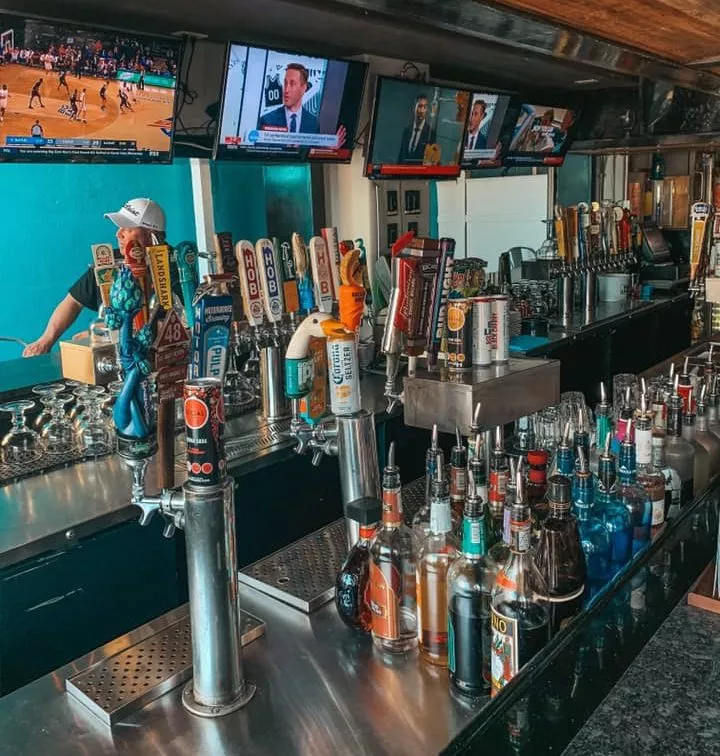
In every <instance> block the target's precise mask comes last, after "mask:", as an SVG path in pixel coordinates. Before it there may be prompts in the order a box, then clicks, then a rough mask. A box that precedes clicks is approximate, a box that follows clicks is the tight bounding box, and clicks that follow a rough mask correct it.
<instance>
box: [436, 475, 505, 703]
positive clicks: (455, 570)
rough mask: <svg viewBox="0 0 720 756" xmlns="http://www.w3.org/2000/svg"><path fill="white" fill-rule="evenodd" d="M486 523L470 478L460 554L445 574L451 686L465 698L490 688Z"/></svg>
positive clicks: (490, 583) (489, 576) (489, 577)
mask: <svg viewBox="0 0 720 756" xmlns="http://www.w3.org/2000/svg"><path fill="white" fill-rule="evenodd" d="M485 524H486V514H485V502H484V501H483V500H482V498H481V496H480V495H479V491H478V490H477V486H476V485H475V480H474V478H473V477H472V476H470V477H469V478H468V495H467V497H466V499H465V516H464V519H463V540H462V551H461V554H460V556H458V557H457V559H455V561H454V562H453V563H452V564H451V565H450V569H449V570H448V574H447V593H448V667H449V670H450V681H451V683H452V684H453V686H454V687H455V688H456V689H457V690H459V691H460V692H461V693H464V694H465V695H469V696H479V695H481V694H483V693H485V692H487V691H488V689H489V688H490V638H491V630H490V594H491V592H492V587H493V582H494V575H493V574H492V573H491V570H490V568H489V567H488V563H487V560H486V553H487V548H486V546H487V544H486V530H485Z"/></svg>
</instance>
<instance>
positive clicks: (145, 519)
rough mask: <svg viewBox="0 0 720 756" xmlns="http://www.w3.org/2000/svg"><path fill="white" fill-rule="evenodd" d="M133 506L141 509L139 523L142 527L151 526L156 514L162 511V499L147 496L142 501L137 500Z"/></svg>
mask: <svg viewBox="0 0 720 756" xmlns="http://www.w3.org/2000/svg"><path fill="white" fill-rule="evenodd" d="M133 504H134V505H135V506H136V507H139V508H140V517H138V522H139V523H140V525H143V526H144V525H149V524H150V520H152V518H153V517H154V516H155V512H159V511H160V497H159V496H145V497H143V498H141V499H135V500H134V501H133Z"/></svg>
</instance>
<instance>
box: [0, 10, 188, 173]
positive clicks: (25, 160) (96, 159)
mask: <svg viewBox="0 0 720 756" xmlns="http://www.w3.org/2000/svg"><path fill="white" fill-rule="evenodd" d="M0 16H12V17H14V18H18V19H21V20H22V21H37V22H40V23H47V24H51V25H52V24H54V25H57V26H72V27H75V28H77V29H87V30H88V31H94V30H98V31H108V32H115V33H121V34H128V35H130V36H133V37H140V38H149V39H157V40H166V41H168V42H174V43H175V44H177V46H178V66H177V73H176V76H175V86H174V87H173V91H174V97H173V110H172V134H171V136H170V149H169V150H168V151H167V157H163V158H159V157H148V158H147V159H144V158H129V157H128V158H127V159H123V158H122V157H114V158H112V159H109V158H108V157H106V156H103V155H102V154H93V155H78V156H75V157H71V158H69V157H60V156H56V155H55V154H53V153H51V152H38V153H37V155H36V156H33V155H20V156H18V157H12V158H10V159H8V158H6V157H5V156H4V155H3V154H2V152H1V150H2V149H5V148H7V145H0V165H13V164H17V165H32V164H38V165H172V163H173V161H174V159H175V137H176V135H177V130H176V125H177V113H178V104H179V101H180V98H179V96H178V95H179V85H180V74H181V71H182V67H183V64H184V62H185V61H184V58H185V54H186V52H187V47H188V45H187V43H186V40H185V39H184V38H181V37H178V36H171V35H167V34H149V33H146V32H137V31H134V30H130V29H120V28H118V27H115V26H107V25H105V24H87V23H84V22H82V21H78V22H75V21H68V20H66V19H57V18H50V17H48V16H40V15H35V14H33V13H18V12H16V11H0Z"/></svg>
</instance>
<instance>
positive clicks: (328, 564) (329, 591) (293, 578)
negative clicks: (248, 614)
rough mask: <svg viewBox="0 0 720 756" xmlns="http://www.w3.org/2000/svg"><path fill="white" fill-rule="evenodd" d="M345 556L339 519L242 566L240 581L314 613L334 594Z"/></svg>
mask: <svg viewBox="0 0 720 756" xmlns="http://www.w3.org/2000/svg"><path fill="white" fill-rule="evenodd" d="M346 556H347V537H346V535H345V520H344V519H342V518H341V519H339V520H336V521H335V522H333V523H330V525H326V526H325V527H324V528H320V530H316V531H315V532H314V533H310V535H307V536H305V538H301V539H300V540H299V541H295V543H291V544H290V545H289V546H287V547H286V548H284V549H281V550H280V551H276V552H275V553H274V554H271V555H270V556H268V557H265V558H264V559H260V560H259V561H257V562H254V563H253V564H251V565H249V566H247V567H245V569H244V570H242V571H241V572H240V582H241V583H244V584H245V585H249V586H251V587H252V588H255V589H257V590H258V591H261V592H262V593H266V594H268V595H269V596H272V597H273V598H276V599H279V600H280V601H284V602H285V603H286V604H290V606H294V607H296V608H297V609H301V610H302V611H303V612H314V611H315V610H316V609H317V608H319V607H321V606H322V605H323V604H326V603H327V602H328V601H330V600H331V599H332V598H333V596H334V595H335V578H336V577H337V574H338V572H339V571H340V568H341V567H342V564H343V562H344V561H345V557H346Z"/></svg>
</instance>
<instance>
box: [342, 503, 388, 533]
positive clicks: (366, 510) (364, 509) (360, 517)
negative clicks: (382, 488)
mask: <svg viewBox="0 0 720 756" xmlns="http://www.w3.org/2000/svg"><path fill="white" fill-rule="evenodd" d="M345 517H347V518H348V519H349V520H355V522H359V523H360V526H361V527H366V526H370V525H377V523H378V522H379V521H380V518H381V517H382V502H381V501H380V499H376V498H375V497H373V496H363V497H362V498H360V499H355V501H349V502H348V503H347V504H346V505H345Z"/></svg>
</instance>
